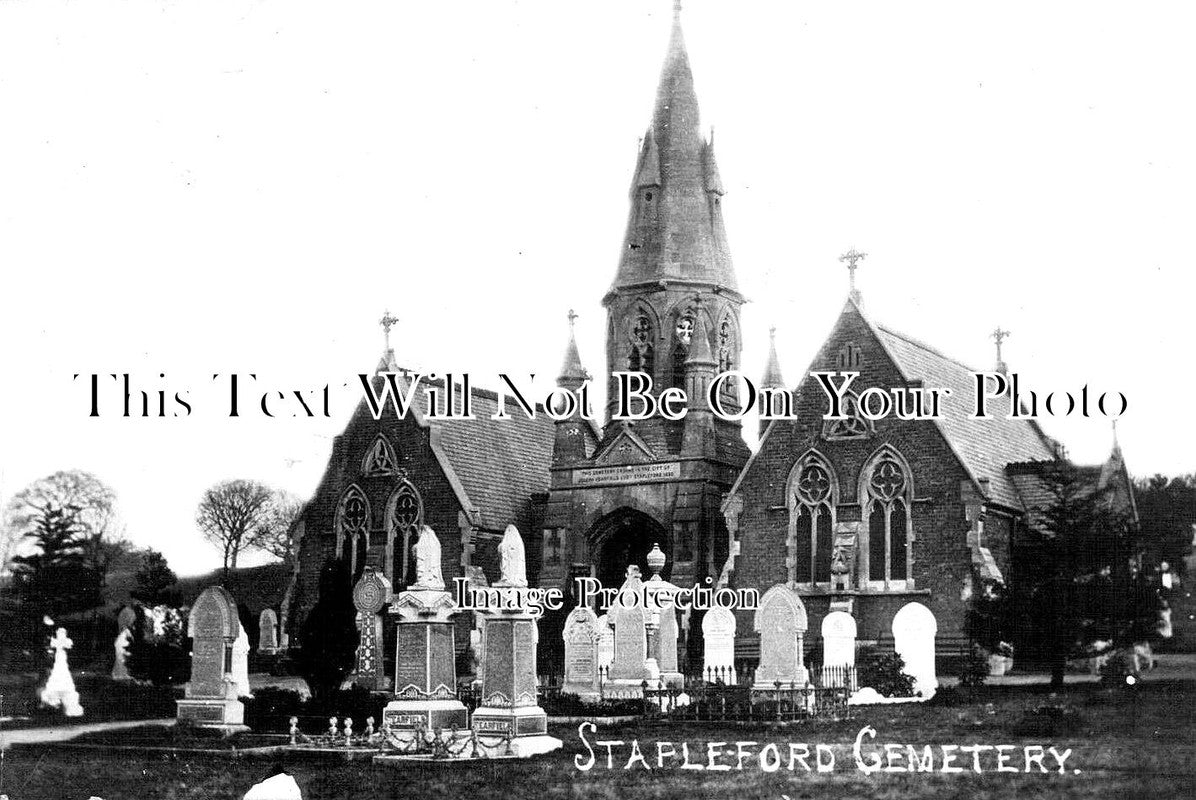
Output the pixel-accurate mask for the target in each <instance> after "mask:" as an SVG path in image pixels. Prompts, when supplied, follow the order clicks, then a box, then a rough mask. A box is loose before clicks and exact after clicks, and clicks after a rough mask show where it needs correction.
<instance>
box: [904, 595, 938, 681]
mask: <svg viewBox="0 0 1196 800" xmlns="http://www.w3.org/2000/svg"><path fill="white" fill-rule="evenodd" d="M936 633H938V621H937V620H935V618H934V613H933V612H932V611H931V610H930V609H929V608H927V607H926V606H924V605H922V604H921V603H906V604H905V605H903V606H902V607H901V608H900V610H898V612H897V614H896V615H895V616H894V617H893V649H894V650H895V651H896V652H897V655H899V656H901V658H902V659H903V660H904V661H905V674H906V675H910V676H912V677H913V679H914V691H915V692H917V693H918V694H921V695H922V696H923V697H931V696H932V695H933V694H934V693H935V690H937V689H938V685H939V682H938V678H937V677H935V670H934V637H935V634H936Z"/></svg>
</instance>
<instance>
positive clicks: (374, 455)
mask: <svg viewBox="0 0 1196 800" xmlns="http://www.w3.org/2000/svg"><path fill="white" fill-rule="evenodd" d="M398 468H399V459H398V457H397V456H396V455H395V449H394V447H393V446H392V445H391V443H390V441H389V440H388V439H387V438H386V437H385V436H384V435H382V434H381V433H380V434H378V436H377V438H375V439H374V443H373V444H372V445H370V449H369V450H367V451H366V454H365V458H364V459H363V460H362V462H361V471H362V472H363V473H365V474H366V475H393V474H394V473H395V471H396V470H398Z"/></svg>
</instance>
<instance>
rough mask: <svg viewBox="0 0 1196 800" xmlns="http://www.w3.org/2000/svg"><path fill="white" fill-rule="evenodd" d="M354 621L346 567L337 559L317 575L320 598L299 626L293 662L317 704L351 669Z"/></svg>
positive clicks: (354, 639)
mask: <svg viewBox="0 0 1196 800" xmlns="http://www.w3.org/2000/svg"><path fill="white" fill-rule="evenodd" d="M356 618H357V610H356V609H355V608H354V606H353V591H352V586H351V584H350V581H349V566H348V564H347V562H345V561H344V560H343V559H338V560H336V561H334V562H332V563H329V564H327V565H325V566H324V569H323V570H322V571H321V573H320V596H319V599H318V600H317V601H316V604H315V606H314V607H313V608H312V610H311V613H309V614H308V615H307V619H306V620H304V622H303V627H302V630H301V635H300V645H299V653H298V658H297V659H296V661H297V666H298V668H299V673H300V674H301V675H302V676H303V677H304V678H305V679H306V680H307V685H308V686H309V687H310V688H311V691H312V697H313V699H315V701H316V702H317V703H320V702H323V701H324V700H325V699H326V698H327V697H328V696H329V695H330V694H332V692H335V691H336V690H337V689H338V688H340V685H341V682H342V681H344V679H345V677H346V676H347V675H348V674H349V671H350V670H351V669H352V668H353V660H354V658H355V656H356V652H357V625H356Z"/></svg>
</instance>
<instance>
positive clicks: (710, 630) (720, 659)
mask: <svg viewBox="0 0 1196 800" xmlns="http://www.w3.org/2000/svg"><path fill="white" fill-rule="evenodd" d="M702 642H703V654H702V655H703V659H702V667H703V669H702V678H703V679H705V680H707V681H710V682H711V683H719V682H721V683H726V684H734V683H735V682H736V679H737V676H736V675H735V615H734V614H733V613H731V611H730V609H726V608H712V609H710V610H709V611H707V612H706V615H705V616H704V617H702Z"/></svg>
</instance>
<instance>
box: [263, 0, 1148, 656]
mask: <svg viewBox="0 0 1196 800" xmlns="http://www.w3.org/2000/svg"><path fill="white" fill-rule="evenodd" d="M723 194H724V190H723V185H722V181H721V179H720V177H719V171H718V166H717V164H716V161H715V153H714V146H713V141H712V139H709V138H706V137H704V136H703V135H702V133H701V132H700V129H699V113H698V101H697V96H696V94H695V91H694V85H693V77H692V74H691V71H690V66H689V61H688V57H687V54H686V50H685V43H684V38H683V35H682V30H681V24H680V19H679V13H678V12H677V11H676V10H675V11H674V19H673V28H672V34H671V38H670V41H669V45H668V51H667V55H666V58H665V63H664V67H663V69H662V72H661V76H660V83H659V86H658V89H657V94H656V102H655V107H654V110H653V114H652V120H651V124H650V126H649V127H648V129H647V130H646V131H645V133H644V136H643V140H642V143H641V146H640V150H639V155H638V159H637V161H636V164H635V166H634V172H633V179H632V182H631V187H630V210H629V215H628V220H627V229H626V235H625V239H624V246H623V249H622V256H621V260H620V262H619V265H618V269H617V271H616V273H615V277H614V281H613V282H612V284H611V286H610V289H609V290H608V291H607V293H606V295H605V297H604V298H603V303H604V305H605V307H606V309H607V331H606V354H605V356H606V358H605V362H606V363H605V364H604V367H605V371H606V374H607V375H609V374H610V373H613V372H616V371H627V370H632V371H640V372H643V373H645V374H647V375H648V376H650V377H651V378H652V381H653V384H654V387H655V388H656V389H657V390H659V389H663V388H667V387H673V386H677V387H682V388H684V389H685V391H686V392H687V396H688V398H689V403H690V405H689V408H688V413H687V415H686V416H685V417H684V418H683V419H682V420H679V421H669V420H665V419H663V418H661V417H654V418H650V419H646V420H643V421H639V422H635V423H625V422H611V421H610V415H611V408H610V407H609V406H608V408H607V409H606V412H607V413H606V420H607V424H606V425H605V426H604V428H602V429H601V430H599V429H598V428H596V427H595V426H594V425H593V424H591V422H590V421H588V420H586V419H583V418H581V417H580V416H577V417H574V418H571V419H567V420H563V421H558V422H553V421H551V420H550V419H549V418H548V417H546V416H544V415H543V414H540V415H538V416H537V418H536V419H535V420H528V419H527V418H526V416H525V415H524V414H523V413H522V412H520V411H519V409H518V408H517V407H516V406H515V405H514V401H513V400H512V401H510V404H509V408H508V411H509V414H510V418H509V419H505V420H497V421H496V420H491V419H490V415H491V414H492V413H493V412H494V410H495V409H496V407H497V406H496V403H497V400H496V396H495V395H494V394H492V393H489V392H485V391H483V390H480V389H473V390H472V391H473V394H474V406H475V409H474V412H475V415H476V419H474V420H428V419H427V418H426V415H425V412H426V410H427V409H426V407H424V408H417V409H416V413H414V414H408V416H407V417H406V418H404V419H401V420H400V419H397V418H396V417H395V415H393V414H390V413H386V414H383V416H382V418H381V419H378V420H375V419H374V418H373V416H372V415H371V414H370V413H369V412H368V409H366V407H365V405H364V402H363V404H362V406H360V407H359V408H358V409H357V412H356V414H355V415H354V417H353V418H352V420H351V421H350V423H349V424H348V426H347V427H346V429H345V431H344V432H343V433H342V434H341V435H340V436H339V437H337V439H336V440H335V443H334V445H333V449H332V455H331V457H330V460H329V463H328V466H327V469H326V472H325V475H324V478H323V480H322V482H321V484H320V486H319V487H318V489H317V491H316V492H315V494H314V495H313V497H312V498H311V500H310V501H309V502H308V504H307V506H306V508H305V510H304V512H303V514H302V515H301V518H300V520H299V522H298V523H297V527H296V533H297V535H299V536H300V537H301V538H300V545H299V558H298V566H297V568H296V574H295V578H294V581H293V584H292V588H291V590H290V591H289V592H288V596H289V601H288V605H287V608H285V609H284V626H285V628H286V630H287V632H288V633H289V634H290V636H291V642H292V643H293V644H299V645H301V644H302V642H301V639H300V632H301V626H302V620H303V619H304V618H305V617H306V615H307V614H309V613H310V612H311V609H312V608H313V606H314V605H315V603H316V602H318V600H319V594H320V574H321V572H322V571H325V570H327V569H328V568H329V566H330V565H336V564H339V565H340V566H341V567H342V569H343V571H344V573H345V574H347V576H348V577H347V578H346V579H347V580H356V578H357V576H359V575H360V574H361V572H362V570H363V569H364V568H365V567H366V566H369V567H372V568H373V569H374V570H375V571H376V572H378V573H380V574H383V575H385V576H386V577H387V578H388V579H389V580H390V581H391V583H392V585H393V589H394V591H395V592H396V593H397V592H398V591H400V590H402V589H403V588H405V587H406V586H407V585H409V583H411V582H413V581H414V575H413V569H414V567H413V559H412V555H411V548H412V546H413V545H414V542H415V540H416V532H417V530H418V527H419V526H420V525H421V524H427V525H429V526H431V527H432V528H433V529H434V530H435V531H436V532H437V534H438V537H439V541H440V544H441V548H442V562H443V563H442V570H443V574H444V578H445V580H446V581H448V582H450V584H451V581H452V579H453V578H454V577H457V576H464V577H468V578H470V579H471V580H472V581H474V582H478V583H485V582H492V581H494V580H495V579H496V578H497V577H498V572H497V545H498V542H499V541H500V539H501V535H502V532H503V530H504V528H505V526H506V525H508V524H514V525H516V526H517V527H518V528H519V530H520V532H521V533H522V534H523V537H524V541H525V546H526V549H527V555H528V578H529V581H530V582H531V584H532V585H534V586H540V587H543V588H551V587H557V588H560V589H562V590H563V591H564V592H565V593H566V595H567V596H571V595H572V583H573V581H572V578H574V577H576V576H582V575H585V576H593V577H596V578H598V579H599V580H600V581H601V582H602V584H603V585H604V586H607V587H617V586H619V585H621V583H622V581H623V578H624V575H625V573H626V571H627V567H628V565H630V564H638V565H639V566H640V568H641V571H642V572H643V574H644V575H648V574H650V573H649V570H648V568H647V564H646V557H647V554H648V552H649V551H650V550H651V549H652V548H653V546H654V545H659V547H660V549H661V550H662V551H663V552H664V553H665V554H666V556H667V563H666V566H665V568H664V573H663V574H664V577H665V578H666V579H669V580H671V581H672V582H673V583H674V584H676V585H678V586H683V587H690V586H693V585H694V584H695V583H696V584H700V585H711V584H715V583H716V584H719V585H723V586H730V587H734V588H755V589H757V590H759V592H760V594H761V595H763V594H764V592H765V591H767V590H768V589H769V588H770V587H771V586H774V585H776V584H784V583H787V584H790V585H792V586H794V587H795V588H796V589H797V591H798V592H799V594H801V596H802V598H803V601H804V603H805V605H806V607H807V610H808V613H809V625H810V627H809V631H808V633H807V635H806V644H807V647H808V648H817V647H818V631H819V624H820V621H821V619H822V618H823V617H824V616H825V615H826V614H827V613H828V612H829V611H830V610H844V611H847V612H848V613H850V614H852V616H853V617H855V619H856V621H857V625H858V631H859V634H858V635H859V639H860V640H863V641H872V642H878V643H880V644H881V645H882V646H884V645H886V644H889V643H891V642H892V635H891V629H892V623H893V618H894V616H895V615H896V613H897V611H898V610H899V609H901V608H902V607H903V606H905V605H907V604H909V603H919V604H921V605H924V606H926V607H927V608H929V609H930V611H931V612H932V613H933V614H934V616H935V618H936V620H937V625H938V643H939V650H940V652H941V653H945V652H951V651H958V650H959V648H960V647H961V645H962V644H963V642H964V633H963V624H964V615H965V611H966V610H967V608H968V604H969V602H970V599H971V597H972V596H973V595H974V594H975V591H976V587H979V586H981V585H983V583H985V582H992V581H998V582H999V581H1003V580H1006V576H1008V575H1009V573H1010V566H1011V560H1012V558H1013V553H1014V551H1015V547H1014V544H1015V542H1016V541H1017V537H1018V535H1019V531H1024V526H1025V524H1026V523H1025V518H1026V514H1027V510H1028V509H1027V503H1026V500H1025V498H1024V497H1023V495H1022V492H1023V490H1024V489H1025V487H1026V486H1028V485H1029V484H1032V483H1033V480H1034V478H1033V472H1034V468H1033V466H1032V465H1033V464H1035V463H1041V462H1044V461H1051V460H1054V459H1056V458H1057V457H1059V454H1060V448H1059V447H1058V445H1057V444H1056V443H1055V442H1053V441H1052V440H1051V439H1049V438H1048V437H1047V436H1046V435H1045V434H1044V433H1043V432H1042V431H1041V430H1040V429H1039V427H1038V426H1037V424H1036V423H1034V422H1032V421H1027V420H1024V419H1020V420H1009V419H1005V418H1004V416H1003V415H1000V414H998V415H996V416H994V417H992V418H990V419H988V420H982V421H975V420H967V419H965V418H964V415H965V414H966V413H967V411H966V409H965V408H964V405H966V404H959V403H956V404H953V405H952V404H948V405H947V407H946V409H945V410H946V411H947V416H946V417H945V418H943V419H940V420H927V421H902V420H898V419H893V418H886V419H882V420H879V421H876V422H872V421H870V420H868V419H865V418H864V417H863V416H862V415H860V414H859V413H858V409H856V408H855V406H854V401H851V402H849V406H848V407H849V410H850V411H851V413H850V414H849V418H848V419H847V420H842V421H827V420H824V419H823V417H824V414H825V413H826V399H825V396H824V394H823V393H822V391H821V389H820V388H819V387H818V386H817V384H816V383H815V382H814V379H812V378H810V377H808V373H809V371H811V370H849V371H854V372H859V373H860V376H859V378H858V379H857V380H856V382H855V384H854V386H853V387H852V388H853V389H854V390H855V391H857V392H859V391H863V390H865V389H866V388H868V387H871V386H879V387H882V388H885V389H888V388H890V387H921V386H926V387H947V388H951V389H952V390H953V392H954V396H955V397H956V398H960V397H968V396H970V386H971V384H970V380H971V378H970V376H969V374H968V369H967V368H966V367H964V366H963V365H962V364H960V363H958V362H956V361H954V360H952V359H950V358H948V357H947V356H945V355H943V354H941V353H939V352H938V351H936V350H934V349H933V348H931V347H929V346H927V345H924V344H922V343H919V342H916V341H914V340H912V339H910V338H908V337H906V336H903V335H902V334H899V333H897V332H895V331H892V330H890V329H888V328H886V327H884V326H882V325H879V324H877V323H876V322H874V321H873V320H871V319H870V318H869V317H868V316H867V315H866V314H865V313H864V311H863V305H862V301H861V299H860V296H859V295H858V293H856V292H855V290H854V286H853V289H852V292H851V295H850V296H849V298H848V300H847V302H846V304H845V305H844V307H843V310H842V313H841V315H840V317H839V319H838V321H837V322H836V324H835V326H834V328H833V330H832V332H831V334H830V336H829V337H828V339H827V340H826V341H825V342H824V343H823V345H822V346H821V349H820V350H819V351H818V354H817V355H816V357H815V359H814V361H813V363H812V364H811V366H810V368H809V370H807V372H806V373H805V374H806V376H807V377H804V378H803V379H802V380H801V381H800V382H799V384H798V386H797V388H796V389H794V390H793V392H792V398H793V400H794V410H795V412H796V419H794V420H778V421H774V422H772V423H771V424H770V425H769V426H768V427H767V429H766V431H765V432H764V433H763V436H762V439H761V442H760V446H759V449H758V451H757V452H756V453H755V454H754V455H753V454H752V453H751V452H750V451H749V449H748V447H747V446H746V444H745V442H744V438H743V431H742V429H741V425H740V424H739V423H738V422H735V421H728V420H724V419H721V418H718V417H716V416H715V415H714V414H713V413H712V411H711V410H710V408H709V405H708V403H707V400H706V395H707V388H708V387H709V385H710V383H711V381H713V379H714V377H715V376H716V375H717V374H718V373H720V372H723V371H726V370H732V369H738V368H740V361H739V359H740V350H741V341H742V338H741V337H742V332H741V329H740V308H741V306H742V304H743V303H744V302H745V299H744V297H743V296H742V295H741V294H740V292H739V289H738V286H737V282H736V277H735V271H734V268H733V266H732V261H731V254H730V250H729V247H728V244H727V237H726V233H725V231H724V228H723V220H722V208H721V204H722V198H723ZM851 266H852V268H853V269H854V266H855V262H854V260H852V263H851ZM853 274H854V273H853ZM389 322H390V321H389V317H388V318H386V319H384V320H383V323H384V325H385V326H387V330H389ZM397 370H398V367H397V365H396V363H395V359H394V354H393V351H391V350H390V348H389V342H388V346H387V349H386V352H385V354H384V357H383V360H382V362H381V363H380V364H379V371H380V372H389V371H397ZM588 377H589V375H588V373H587V370H586V369H585V366H584V365H583V364H582V362H581V359H580V358H579V355H578V350H577V346H576V343H575V341H574V340H573V339H572V336H570V340H569V342H568V345H567V348H566V356H565V360H564V365H563V367H562V370H561V375H560V376H559V379H558V380H559V384H560V385H561V386H564V387H567V388H570V389H576V388H578V387H580V386H581V384H582V382H583V381H585V380H586V379H587V378H588ZM378 380H381V379H380V378H379V379H378ZM758 385H763V386H768V387H783V386H785V384H784V383H783V380H782V377H781V370H780V366H779V362H778V359H777V354H776V351H775V347H774V348H773V349H772V350H771V352H770V356H769V362H768V368H767V370H766V374H765V376H764V380H763V381H762V382H761V384H758ZM609 388H610V389H611V391H609V392H608V396H609V397H614V395H615V392H614V391H613V385H611V386H610V387H609ZM423 397H424V396H423V395H422V393H417V394H416V398H417V400H420V402H424V399H421V398H423ZM853 397H854V395H853ZM724 399H725V402H726V405H727V406H728V407H730V408H735V407H736V406H737V404H738V403H739V402H740V398H739V396H738V392H737V390H736V387H734V385H729V386H728V387H727V389H726V392H725V398H724ZM1115 455H1119V454H1116V453H1115ZM1027 465H1031V466H1027ZM1099 474H1100V475H1101V476H1103V477H1102V478H1101V479H1102V480H1117V481H1121V482H1123V483H1124V484H1125V485H1126V487H1127V488H1128V475H1126V473H1125V469H1124V464H1123V463H1121V462H1120V460H1119V459H1118V460H1117V461H1116V462H1111V463H1110V465H1107V468H1106V469H1104V470H1100V471H1099ZM708 580H709V583H707V581H708ZM568 610H569V606H568V605H567V607H566V609H565V611H564V612H563V613H561V614H558V615H552V614H549V615H546V616H545V618H544V619H542V621H541V625H540V645H539V651H540V654H541V662H542V663H541V667H542V670H544V671H553V669H554V668H555V669H557V670H559V668H560V665H561V657H562V650H561V635H560V631H561V627H562V624H563V617H564V615H565V614H567V612H568ZM461 616H462V617H464V616H465V615H461ZM752 622H753V620H752V615H751V614H750V613H749V612H743V613H740V614H739V615H738V624H737V633H736V655H737V657H739V658H743V659H747V660H750V659H752V658H754V657H755V656H756V655H757V654H758V648H759V635H758V633H757V632H755V631H753V627H752ZM697 623H698V620H697V619H688V618H687V619H683V620H682V628H683V631H684V630H688V631H690V632H691V633H690V634H689V636H688V640H687V645H688V646H687V647H686V650H688V652H689V654H690V657H691V659H692V658H693V657H695V656H698V657H700V656H699V654H700V652H701V651H700V647H699V645H700V642H699V641H698V639H699V637H700V625H699V624H697ZM460 626H461V627H460V629H459V630H458V633H457V637H456V646H457V649H458V651H459V652H461V651H464V650H465V649H466V648H467V647H468V646H469V635H468V629H469V627H471V626H472V622H471V621H469V620H465V619H462V620H461V621H460ZM392 627H393V626H387V631H386V636H387V643H386V649H385V652H386V653H387V658H388V661H389V660H390V659H393V657H394V653H393V644H392V641H393V640H392V639H391V637H392V636H393V630H391V628H392ZM682 635H685V633H683V634H682ZM388 671H389V669H388Z"/></svg>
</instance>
